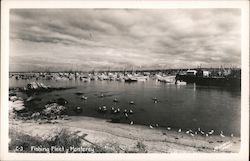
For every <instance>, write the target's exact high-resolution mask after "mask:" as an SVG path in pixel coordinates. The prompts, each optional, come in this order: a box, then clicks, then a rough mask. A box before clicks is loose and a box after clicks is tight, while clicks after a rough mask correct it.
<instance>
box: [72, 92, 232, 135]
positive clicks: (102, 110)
mask: <svg viewBox="0 0 250 161" xmlns="http://www.w3.org/2000/svg"><path fill="white" fill-rule="evenodd" d="M99 97H101V98H102V97H104V94H101V95H100V96H99ZM81 99H82V100H87V99H88V97H86V96H82V97H81ZM152 100H153V102H154V103H158V102H159V100H158V99H157V98H156V97H153V98H152ZM113 102H114V103H118V102H119V101H118V99H117V98H114V99H113ZM129 104H130V105H135V102H134V101H130V102H129ZM76 110H77V111H78V112H81V111H82V108H81V107H76ZM98 111H99V112H100V113H106V112H108V111H109V110H108V108H107V107H106V106H105V105H103V106H99V107H98ZM110 112H111V113H112V114H119V113H121V109H120V108H119V107H113V106H112V107H110ZM133 113H134V111H133V110H132V109H124V111H123V115H124V116H125V118H126V119H128V118H129V115H132V114H133ZM133 124H134V121H130V125H133ZM157 127H159V124H155V125H149V128H150V129H153V128H157ZM167 130H171V127H167ZM178 132H179V133H181V132H183V130H182V129H181V128H179V129H178ZM214 132H215V131H214V130H213V129H212V130H210V131H208V132H205V131H202V130H201V128H197V130H196V131H195V130H191V129H189V130H187V131H185V133H186V134H189V135H190V136H192V137H194V136H195V135H201V136H206V137H208V136H211V135H213V134H214ZM220 136H221V137H225V135H224V132H223V131H220ZM231 137H234V135H233V134H231Z"/></svg>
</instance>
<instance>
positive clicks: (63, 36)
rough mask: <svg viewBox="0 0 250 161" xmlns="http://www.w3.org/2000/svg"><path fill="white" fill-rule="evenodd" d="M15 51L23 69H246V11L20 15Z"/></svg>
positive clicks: (14, 15) (13, 26)
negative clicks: (243, 45)
mask: <svg viewBox="0 0 250 161" xmlns="http://www.w3.org/2000/svg"><path fill="white" fill-rule="evenodd" d="M10 45H11V48H10V52H11V53H10V55H11V59H10V60H11V65H13V66H14V68H17V69H18V68H19V67H18V66H19V65H20V64H22V63H23V62H25V64H30V66H32V64H34V62H36V63H35V64H36V65H38V66H40V65H41V66H42V65H43V64H44V65H46V66H51V67H53V68H56V66H58V67H60V68H61V67H62V65H63V67H64V68H65V69H68V68H73V66H78V67H79V68H84V69H86V70H88V69H93V68H96V69H98V68H114V69H121V68H128V67H131V66H135V67H145V68H146V67H147V68H150V67H152V68H155V67H173V68H179V67H195V66H197V65H200V64H203V65H207V66H209V67H210V66H219V65H222V64H223V65H237V66H240V56H241V50H240V47H241V44H240V10H238V9H165V10H164V9H161V10H159V9H157V10H147V9H143V10H135V9H133V10H132V9H15V10H11V12H10ZM27 56H30V58H29V59H27ZM21 57H22V58H21ZM20 58H21V59H20ZM40 58H45V59H40ZM24 60H25V61H24ZM22 67H23V65H22Z"/></svg>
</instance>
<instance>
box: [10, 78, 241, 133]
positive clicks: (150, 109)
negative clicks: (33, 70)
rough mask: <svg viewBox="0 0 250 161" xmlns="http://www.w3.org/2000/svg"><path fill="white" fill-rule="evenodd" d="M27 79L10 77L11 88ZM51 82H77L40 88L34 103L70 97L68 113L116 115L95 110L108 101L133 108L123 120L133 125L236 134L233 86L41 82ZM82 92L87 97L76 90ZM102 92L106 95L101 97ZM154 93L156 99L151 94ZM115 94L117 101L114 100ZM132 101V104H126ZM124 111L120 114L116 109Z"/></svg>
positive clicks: (236, 97) (237, 95)
mask: <svg viewBox="0 0 250 161" xmlns="http://www.w3.org/2000/svg"><path fill="white" fill-rule="evenodd" d="M28 82H29V81H25V80H18V81H17V80H15V79H10V87H23V86H25V85H26V84H27V83H28ZM40 82H43V83H45V84H46V85H50V86H52V87H75V88H73V89H67V90H62V91H53V92H49V93H42V94H40V95H39V96H38V97H41V98H42V100H41V101H40V102H39V103H38V104H37V106H44V104H45V103H46V102H47V101H48V100H50V99H51V98H59V97H63V98H65V99H66V100H68V102H69V104H68V105H67V107H69V111H68V114H69V115H83V116H92V117H99V118H111V117H112V116H114V114H111V113H110V112H107V113H105V114H102V113H98V111H97V109H98V107H99V106H102V105H106V106H107V107H108V109H109V108H110V107H111V106H114V107H119V108H120V109H121V111H123V110H124V109H132V110H133V111H134V114H133V115H130V116H129V119H125V118H124V119H123V120H122V122H124V123H129V122H130V121H131V120H132V121H134V123H135V124H144V125H155V124H159V126H160V127H167V126H171V127H172V128H175V129H178V128H182V129H197V128H198V127H200V128H201V129H203V130H205V131H209V130H211V129H214V130H215V131H216V133H217V134H219V132H220V130H223V131H224V134H226V135H229V134H231V133H233V134H234V135H237V136H239V135H240V112H241V108H240V100H241V92H240V90H239V89H238V90H235V89H225V88H220V87H206V86H196V85H195V84H188V85H184V86H183V85H182V86H178V85H174V84H172V85H171V84H165V83H161V82H157V81H155V80H148V81H146V82H136V83H125V82H118V81H99V80H97V81H91V82H88V83H86V82H80V81H57V82H56V81H40ZM77 91H82V92H83V93H84V96H87V97H88V99H87V100H86V101H84V100H82V99H81V96H78V95H76V94H75V92H77ZM101 93H104V95H105V97H103V98H100V97H99V96H100V94H101ZM24 97H25V96H24ZM153 97H157V98H158V99H159V102H158V103H154V102H153V100H152V98H153ZM114 98H117V99H118V100H119V102H118V103H114V102H113V99H114ZM131 100H133V101H134V102H135V105H130V104H129V102H130V101H131ZM77 106H81V107H82V108H83V111H82V113H81V114H77V113H75V112H74V110H73V109H74V108H75V107H77ZM117 115H122V113H120V114H117Z"/></svg>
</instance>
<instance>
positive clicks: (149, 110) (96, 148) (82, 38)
mask: <svg viewBox="0 0 250 161" xmlns="http://www.w3.org/2000/svg"><path fill="white" fill-rule="evenodd" d="M242 15H243V12H242V9H241V8H237V7H235V8H233V7H225V8H223V7H214V8H213V7H209V8H197V7H194V8H190V7H189V8H177V7H176V8H156V7H152V8H139V7H138V8H134V7H133V8H128V7H124V8H121V7H118V8H107V7H103V8H102V7H97V8H95V7H91V8H81V7H79V8H63V7H62V8H44V7H42V8H37V7H35V8H30V7H29V8H25V7H24V8H10V9H9V19H8V23H9V24H8V25H9V28H8V34H9V37H8V38H9V41H8V42H9V43H8V48H9V50H8V53H7V54H8V55H7V57H8V59H6V60H8V79H6V80H7V84H8V86H7V87H6V88H8V91H7V92H6V93H8V106H6V107H5V108H7V111H8V114H7V113H6V115H8V129H7V130H8V153H11V154H18V153H29V154H30V153H60V154H62V153H63V154H66V153H67V155H70V153H112V154H113V153H130V154H132V153H133V154H134V153H142V154H146V153H152V154H155V153H157V154H159V153H160V154H176V153H178V154H179V153H185V154H188V153H202V154H204V153H206V154H211V153H215V154H225V153H226V154H238V153H240V152H241V149H242V142H243V140H242V128H246V130H247V129H248V128H249V127H243V126H242V117H243V116H242V109H243V108H246V109H248V106H243V103H242V97H244V96H243V93H242V89H244V87H243V84H242V82H243V80H242V79H243V77H242V75H243V74H244V73H243V72H242V62H244V61H245V60H244V59H243V54H242V50H243V49H242V35H243V33H242V32H243V30H242V25H243V23H242ZM2 16H3V15H2ZM247 54H249V53H247ZM247 65H248V64H247ZM6 70H7V69H6ZM247 74H248V73H247ZM2 79H3V78H2ZM247 81H248V80H247ZM246 87H248V86H246ZM247 95H248V93H247ZM247 99H248V98H247ZM243 130H244V129H243Z"/></svg>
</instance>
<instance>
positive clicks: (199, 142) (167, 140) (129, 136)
mask: <svg viewBox="0 0 250 161" xmlns="http://www.w3.org/2000/svg"><path fill="white" fill-rule="evenodd" d="M9 125H10V129H11V130H14V131H15V132H22V133H25V134H29V135H31V136H35V137H37V136H39V137H43V136H48V135H53V132H54V131H55V130H58V129H61V128H64V129H67V130H69V131H71V132H77V134H78V135H84V136H85V137H84V140H83V141H82V145H83V146H90V145H91V144H93V145H98V146H99V147H105V149H109V150H110V151H111V152H117V153H118V152H119V153H123V152H130V151H132V152H135V151H136V150H137V145H138V142H140V143H142V144H143V145H144V146H145V152H148V153H193V152H211V153H218V152H233V153H235V152H238V151H239V149H240V138H238V137H227V136H226V137H221V136H216V135H211V136H208V137H206V136H201V135H195V136H190V135H188V134H186V133H185V132H178V131H175V130H167V129H162V128H153V129H151V128H149V127H148V126H141V125H127V124H120V123H110V122H108V121H107V120H103V119H97V118H92V117H83V116H73V117H69V118H68V119H67V120H57V121H56V123H55V124H51V123H50V124H48V123H44V124H39V123H38V122H36V121H34V120H27V121H23V120H10V122H9Z"/></svg>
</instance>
